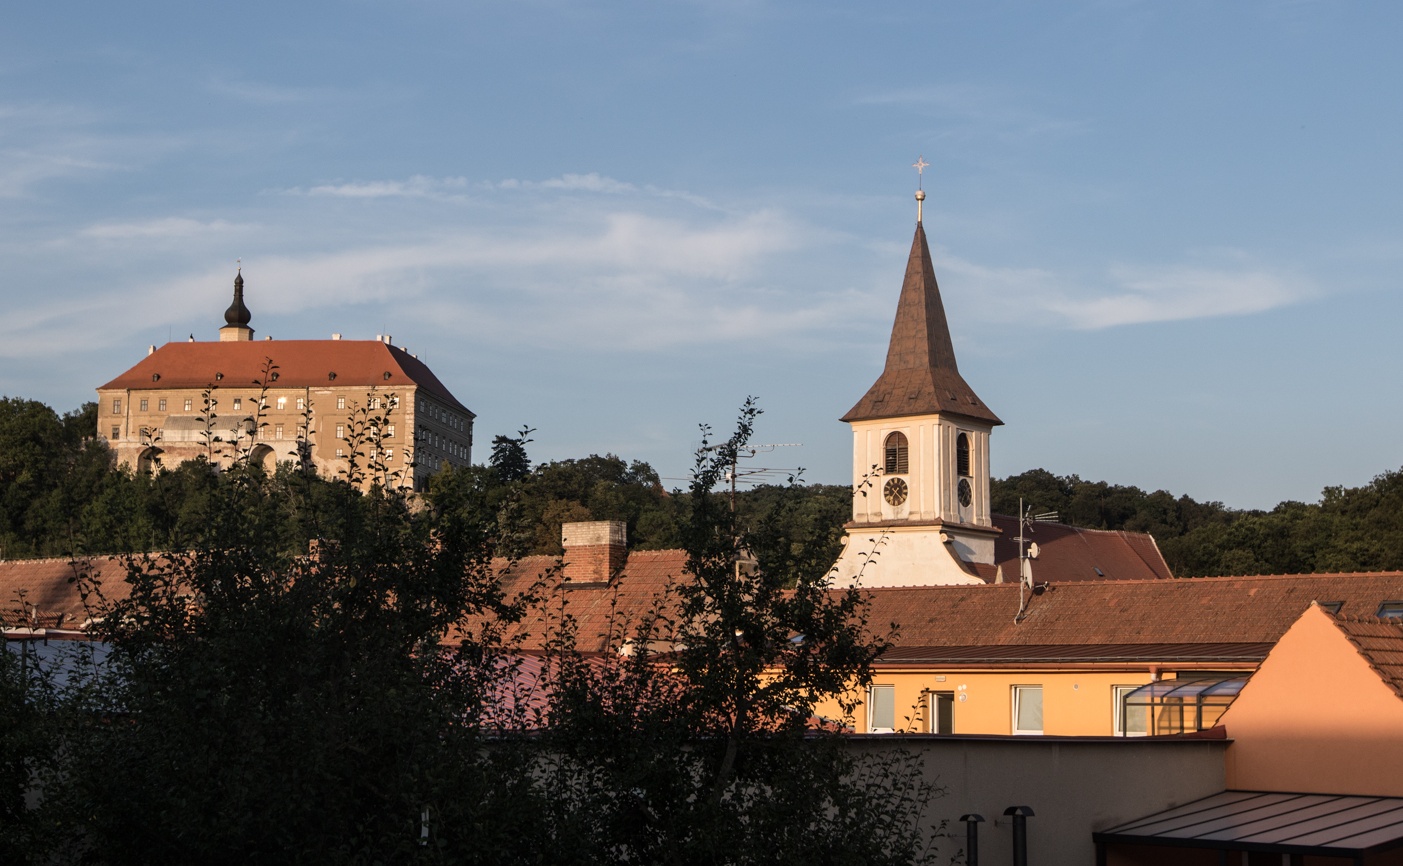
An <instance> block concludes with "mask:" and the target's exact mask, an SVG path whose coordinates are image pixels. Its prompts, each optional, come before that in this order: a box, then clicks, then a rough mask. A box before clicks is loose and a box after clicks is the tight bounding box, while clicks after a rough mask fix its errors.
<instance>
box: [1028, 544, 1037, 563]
mask: <svg viewBox="0 0 1403 866" xmlns="http://www.w3.org/2000/svg"><path fill="white" fill-rule="evenodd" d="M1028 558H1029V559H1037V558H1038V543H1037V542H1036V541H1035V542H1033V543H1032V544H1030V545H1028Z"/></svg>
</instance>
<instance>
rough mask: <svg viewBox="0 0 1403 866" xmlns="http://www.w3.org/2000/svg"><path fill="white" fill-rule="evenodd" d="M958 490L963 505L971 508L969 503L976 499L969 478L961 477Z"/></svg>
mask: <svg viewBox="0 0 1403 866" xmlns="http://www.w3.org/2000/svg"><path fill="white" fill-rule="evenodd" d="M956 492H957V493H958V495H959V497H960V505H961V507H964V508H969V504H970V503H971V502H973V501H974V491H973V490H972V489H971V488H970V486H969V479H968V478H961V479H960V486H959V489H958V490H957V491H956Z"/></svg>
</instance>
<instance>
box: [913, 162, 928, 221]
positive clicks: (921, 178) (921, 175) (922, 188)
mask: <svg viewBox="0 0 1403 866" xmlns="http://www.w3.org/2000/svg"><path fill="white" fill-rule="evenodd" d="M911 167H912V168H914V169H915V170H916V222H917V223H920V221H921V209H922V206H923V205H924V204H925V201H926V178H925V175H926V169H927V168H929V167H930V163H928V162H926V158H925V157H924V156H918V157H916V161H915V162H913V163H911Z"/></svg>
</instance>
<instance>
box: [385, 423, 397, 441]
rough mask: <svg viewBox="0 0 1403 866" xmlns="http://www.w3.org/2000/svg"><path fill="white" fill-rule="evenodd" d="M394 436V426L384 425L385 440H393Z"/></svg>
mask: <svg viewBox="0 0 1403 866" xmlns="http://www.w3.org/2000/svg"><path fill="white" fill-rule="evenodd" d="M394 435H395V425H393V424H386V425H385V438H386V439H392V438H394Z"/></svg>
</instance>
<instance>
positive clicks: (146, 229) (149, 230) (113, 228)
mask: <svg viewBox="0 0 1403 866" xmlns="http://www.w3.org/2000/svg"><path fill="white" fill-rule="evenodd" d="M254 228H257V226H254V225H251V224H247V223H232V222H228V221H226V220H210V221H208V222H201V221H200V220H195V219H189V218H187V217H164V218H161V219H153V220H138V221H134V222H113V223H98V224H97V225H91V226H88V227H87V228H85V229H82V230H81V231H79V232H78V235H79V236H80V237H85V238H97V239H99V240H132V239H136V238H148V239H158V238H189V237H193V236H195V235H207V234H217V233H222V232H234V231H248V230H250V229H254Z"/></svg>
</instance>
